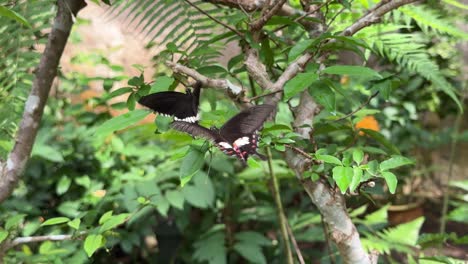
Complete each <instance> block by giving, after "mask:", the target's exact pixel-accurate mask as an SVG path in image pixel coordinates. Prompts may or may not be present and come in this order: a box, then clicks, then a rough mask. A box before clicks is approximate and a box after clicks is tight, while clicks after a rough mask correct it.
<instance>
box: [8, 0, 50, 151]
mask: <svg viewBox="0 0 468 264" xmlns="http://www.w3.org/2000/svg"><path fill="white" fill-rule="evenodd" d="M54 2H55V1H52V0H40V1H18V2H17V3H16V4H15V5H12V2H11V1H6V0H0V5H3V6H8V8H11V9H12V10H13V11H15V12H17V13H18V14H21V15H22V16H23V17H24V18H25V19H26V20H27V21H28V22H29V24H31V25H32V28H27V27H25V26H23V25H22V24H20V23H18V22H15V21H13V20H10V19H8V18H5V17H2V16H0V25H1V26H0V54H2V57H1V58H0V109H8V111H0V127H1V129H0V139H2V140H3V139H6V140H7V141H8V139H11V138H12V137H13V136H14V134H15V132H16V129H17V123H18V121H19V119H20V117H21V113H22V111H23V105H24V101H25V98H26V96H27V94H28V92H29V89H30V88H31V85H32V80H33V78H34V76H33V74H32V72H33V69H34V68H35V67H37V65H38V64H39V59H40V53H39V52H37V51H36V50H35V47H36V46H37V45H38V44H43V43H45V41H46V38H45V36H44V37H43V39H40V38H37V37H36V36H38V35H40V34H41V32H44V30H45V29H47V28H49V27H50V20H51V18H52V17H53V14H54V8H53V7H54V6H55V3H54ZM0 143H1V142H0ZM0 145H2V146H1V147H0V157H4V156H5V155H6V153H7V152H8V151H9V149H8V147H11V146H10V145H5V144H3V143H1V144H0Z"/></svg>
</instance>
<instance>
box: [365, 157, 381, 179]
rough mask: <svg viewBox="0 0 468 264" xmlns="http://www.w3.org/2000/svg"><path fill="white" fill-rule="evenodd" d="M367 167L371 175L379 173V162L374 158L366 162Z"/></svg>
mask: <svg viewBox="0 0 468 264" xmlns="http://www.w3.org/2000/svg"><path fill="white" fill-rule="evenodd" d="M367 167H368V170H367V171H368V172H369V173H370V174H371V175H372V176H376V175H377V174H379V163H378V162H377V161H376V160H371V161H369V163H367Z"/></svg>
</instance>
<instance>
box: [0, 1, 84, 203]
mask: <svg viewBox="0 0 468 264" xmlns="http://www.w3.org/2000/svg"><path fill="white" fill-rule="evenodd" d="M57 4H58V9H57V15H56V17H55V20H54V25H53V27H52V31H51V32H50V34H49V40H48V42H47V45H46V47H45V50H44V53H43V54H42V57H41V61H40V63H39V66H38V68H37V70H36V74H35V78H34V81H33V84H32V88H31V92H30V93H29V97H28V100H27V101H26V104H25V107H24V113H23V118H22V120H21V124H20V126H19V129H18V133H17V135H16V141H15V145H14V146H13V150H12V151H11V152H10V154H9V155H8V159H7V161H6V164H0V165H2V167H3V168H2V169H1V172H2V175H1V177H0V202H3V201H4V200H5V199H6V198H8V196H10V194H11V192H12V191H13V189H14V188H15V186H16V183H17V182H18V180H19V178H20V176H21V174H22V172H23V170H24V168H25V166H26V162H27V161H28V159H29V156H30V155H31V150H32V147H33V145H34V140H35V138H36V134H37V131H38V129H39V124H40V122H41V118H42V114H43V112H44V106H45V104H46V102H47V98H48V96H49V91H50V88H51V86H52V82H53V80H54V78H55V76H56V75H57V68H58V64H59V61H60V57H61V56H62V53H63V50H64V48H65V44H66V43H67V40H68V36H69V34H70V30H71V28H72V26H73V21H74V19H73V17H74V16H76V14H77V13H78V11H79V10H81V9H82V8H83V7H85V6H86V3H85V2H84V1H83V0H79V1H74V0H59V1H58V2H57Z"/></svg>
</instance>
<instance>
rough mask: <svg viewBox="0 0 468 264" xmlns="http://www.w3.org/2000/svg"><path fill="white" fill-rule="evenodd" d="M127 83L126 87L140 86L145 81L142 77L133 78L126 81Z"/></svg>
mask: <svg viewBox="0 0 468 264" xmlns="http://www.w3.org/2000/svg"><path fill="white" fill-rule="evenodd" d="M127 83H128V85H131V86H140V85H143V84H145V79H144V77H143V75H140V76H133V77H132V78H131V79H130V80H128V82H127Z"/></svg>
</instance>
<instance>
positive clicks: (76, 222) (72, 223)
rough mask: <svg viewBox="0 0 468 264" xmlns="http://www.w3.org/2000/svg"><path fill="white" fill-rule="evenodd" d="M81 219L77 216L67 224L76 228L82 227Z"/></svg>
mask: <svg viewBox="0 0 468 264" xmlns="http://www.w3.org/2000/svg"><path fill="white" fill-rule="evenodd" d="M80 224H81V220H80V219H79V218H75V219H73V220H72V221H70V222H68V223H67V225H68V226H69V227H71V228H73V229H75V230H78V229H79V228H80Z"/></svg>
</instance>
